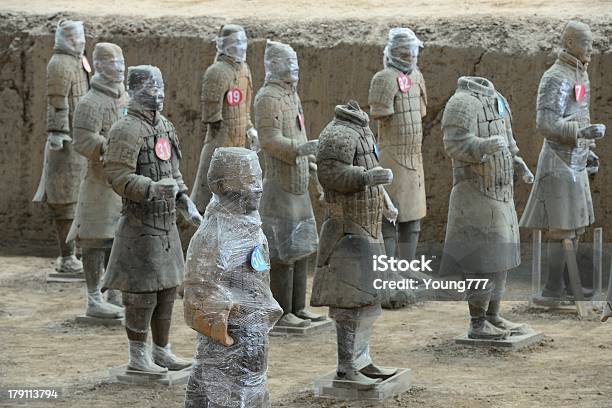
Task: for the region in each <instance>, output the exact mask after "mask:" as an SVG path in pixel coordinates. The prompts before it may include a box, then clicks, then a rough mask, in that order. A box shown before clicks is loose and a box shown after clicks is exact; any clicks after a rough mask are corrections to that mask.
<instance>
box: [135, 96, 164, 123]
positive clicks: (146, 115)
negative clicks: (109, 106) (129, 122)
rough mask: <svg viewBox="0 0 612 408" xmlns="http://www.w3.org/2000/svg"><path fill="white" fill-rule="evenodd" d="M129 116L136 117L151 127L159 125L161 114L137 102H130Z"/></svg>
mask: <svg viewBox="0 0 612 408" xmlns="http://www.w3.org/2000/svg"><path fill="white" fill-rule="evenodd" d="M128 115H132V116H135V117H137V118H139V119H141V120H143V121H145V122H147V123H148V124H149V125H151V126H155V125H157V122H158V121H159V115H160V114H159V112H157V111H152V110H147V109H144V108H143V107H142V105H141V104H139V103H138V102H135V101H134V100H130V101H129V102H128Z"/></svg>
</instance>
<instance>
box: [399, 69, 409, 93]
mask: <svg viewBox="0 0 612 408" xmlns="http://www.w3.org/2000/svg"><path fill="white" fill-rule="evenodd" d="M397 85H398V86H399V90H400V91H401V92H402V93H406V92H408V91H409V90H410V88H411V87H412V79H410V77H409V76H408V75H406V74H404V73H402V72H400V73H399V74H398V76H397Z"/></svg>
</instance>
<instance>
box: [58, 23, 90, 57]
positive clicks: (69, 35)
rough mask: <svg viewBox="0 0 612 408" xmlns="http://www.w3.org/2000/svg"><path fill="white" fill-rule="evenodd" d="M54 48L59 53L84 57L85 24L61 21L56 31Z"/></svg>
mask: <svg viewBox="0 0 612 408" xmlns="http://www.w3.org/2000/svg"><path fill="white" fill-rule="evenodd" d="M54 48H55V49H56V50H58V51H64V52H68V53H70V54H77V55H82V54H83V52H84V51H85V27H84V26H83V22H82V21H72V20H64V21H60V22H59V23H58V24H57V29H56V30H55V46H54Z"/></svg>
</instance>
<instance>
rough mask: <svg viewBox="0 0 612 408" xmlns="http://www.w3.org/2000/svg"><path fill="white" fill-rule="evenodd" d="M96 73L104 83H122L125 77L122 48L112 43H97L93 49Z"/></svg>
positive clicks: (95, 77)
mask: <svg viewBox="0 0 612 408" xmlns="http://www.w3.org/2000/svg"><path fill="white" fill-rule="evenodd" d="M93 64H94V70H95V74H94V76H93V78H92V80H93V79H95V80H98V81H101V82H102V83H121V82H123V80H124V78H125V60H124V59H123V51H122V50H121V48H120V47H119V46H118V45H116V44H112V43H106V42H102V43H97V44H96V46H95V48H94V51H93Z"/></svg>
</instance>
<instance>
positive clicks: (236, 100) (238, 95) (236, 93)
mask: <svg viewBox="0 0 612 408" xmlns="http://www.w3.org/2000/svg"><path fill="white" fill-rule="evenodd" d="M226 99H227V104H228V105H230V106H236V105H240V103H241V102H242V91H241V90H240V89H238V88H230V90H229V91H227V97H226Z"/></svg>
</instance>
